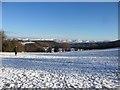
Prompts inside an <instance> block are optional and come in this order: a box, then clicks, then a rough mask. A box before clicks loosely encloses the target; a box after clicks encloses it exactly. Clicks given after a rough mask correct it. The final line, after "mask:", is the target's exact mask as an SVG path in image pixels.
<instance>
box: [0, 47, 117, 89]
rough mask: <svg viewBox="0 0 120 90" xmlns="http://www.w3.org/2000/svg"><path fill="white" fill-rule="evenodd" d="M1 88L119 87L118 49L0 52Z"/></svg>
mask: <svg viewBox="0 0 120 90" xmlns="http://www.w3.org/2000/svg"><path fill="white" fill-rule="evenodd" d="M0 62H1V66H0V89H1V88H13V87H14V88H93V89H94V88H118V86H119V85H118V83H119V82H118V79H119V78H118V76H119V73H118V70H119V69H118V49H106V50H90V51H73V52H64V53H18V55H17V56H15V55H14V53H6V52H5V53H0Z"/></svg>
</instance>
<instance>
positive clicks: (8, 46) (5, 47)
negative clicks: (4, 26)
mask: <svg viewBox="0 0 120 90" xmlns="http://www.w3.org/2000/svg"><path fill="white" fill-rule="evenodd" d="M15 46H17V47H18V51H19V52H21V51H24V46H23V45H22V44H21V43H20V42H19V41H18V40H17V39H8V38H7V36H6V35H5V32H4V31H2V51H3V52H12V51H13V48H14V47H15Z"/></svg>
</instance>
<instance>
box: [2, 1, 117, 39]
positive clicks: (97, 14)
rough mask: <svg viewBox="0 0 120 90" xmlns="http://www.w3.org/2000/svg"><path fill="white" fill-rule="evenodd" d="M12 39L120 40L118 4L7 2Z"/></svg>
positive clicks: (6, 24)
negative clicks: (119, 36) (119, 33)
mask: <svg viewBox="0 0 120 90" xmlns="http://www.w3.org/2000/svg"><path fill="white" fill-rule="evenodd" d="M2 28H3V30H5V31H6V33H7V35H8V36H9V37H23V38H26V37H29V38H56V39H81V40H116V39H118V3H117V2H3V3H2Z"/></svg>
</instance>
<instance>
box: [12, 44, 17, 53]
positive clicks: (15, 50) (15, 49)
mask: <svg viewBox="0 0 120 90" xmlns="http://www.w3.org/2000/svg"><path fill="white" fill-rule="evenodd" d="M13 51H14V52H15V55H17V46H15V48H14V49H13Z"/></svg>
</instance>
